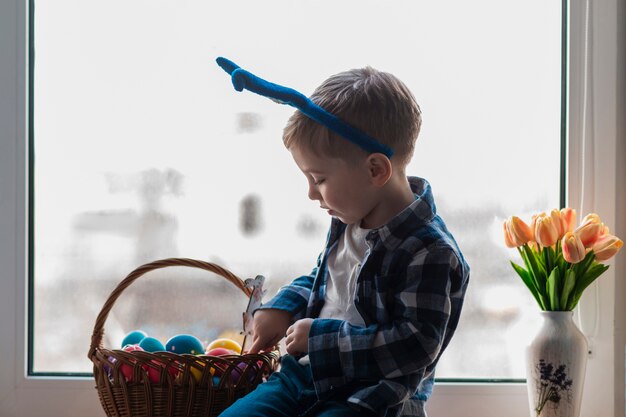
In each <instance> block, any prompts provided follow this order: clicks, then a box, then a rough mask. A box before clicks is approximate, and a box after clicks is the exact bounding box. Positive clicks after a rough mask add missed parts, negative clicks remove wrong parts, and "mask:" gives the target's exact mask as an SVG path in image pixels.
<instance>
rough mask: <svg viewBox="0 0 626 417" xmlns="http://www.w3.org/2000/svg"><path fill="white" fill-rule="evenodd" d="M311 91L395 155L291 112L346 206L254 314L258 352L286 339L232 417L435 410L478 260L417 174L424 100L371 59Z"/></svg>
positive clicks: (305, 146) (324, 202)
mask: <svg viewBox="0 0 626 417" xmlns="http://www.w3.org/2000/svg"><path fill="white" fill-rule="evenodd" d="M233 82H234V81H233ZM236 88H237V87H236ZM311 100H312V102H313V103H315V104H316V105H318V106H319V107H321V108H322V109H323V110H325V111H326V112H328V113H330V114H332V115H334V116H337V117H338V118H339V119H341V120H342V121H344V122H347V123H348V124H349V125H351V126H352V127H354V128H356V129H358V130H360V131H361V132H364V133H365V134H367V135H369V136H370V137H372V138H376V139H377V140H378V141H379V142H381V143H382V144H384V145H386V146H388V147H389V148H391V150H392V151H393V156H392V157H388V155H385V154H383V153H381V152H369V151H366V150H363V149H362V147H359V146H357V145H355V144H354V143H353V142H351V141H349V140H345V138H344V137H341V136H339V135H337V134H336V133H334V132H333V131H332V130H329V129H328V128H327V127H326V126H324V125H322V124H320V123H318V122H317V121H314V120H313V119H312V118H310V117H309V116H307V115H305V114H304V113H303V112H301V111H296V112H295V113H294V115H293V116H292V117H291V118H290V119H289V121H288V123H287V126H286V127H285V130H284V136H283V140H284V143H285V146H286V147H287V149H288V150H289V151H290V152H291V154H292V156H293V159H294V161H295V163H296V164H297V166H298V168H299V169H300V170H301V171H302V172H303V174H304V175H305V176H306V178H307V181H308V185H309V190H308V191H309V198H310V199H312V200H316V201H318V202H319V204H320V208H322V209H324V210H327V212H328V214H329V215H330V216H332V220H331V227H330V231H329V234H328V240H327V242H326V249H325V250H324V252H323V253H322V254H321V255H320V257H319V259H318V262H317V266H316V268H315V269H314V270H313V272H312V273H311V274H310V275H307V276H302V277H299V278H297V279H295V280H294V281H293V282H292V283H291V284H289V285H287V286H285V287H283V288H281V289H280V290H279V292H278V294H277V295H276V296H275V297H274V298H272V299H271V300H270V301H269V302H268V303H266V304H264V305H263V306H262V307H261V309H259V310H257V311H256V313H255V315H254V325H253V330H254V337H253V344H252V346H251V348H250V353H255V352H258V351H261V350H267V349H271V348H272V347H273V346H274V345H276V344H277V343H278V342H279V341H280V340H281V339H282V338H283V337H286V341H285V342H286V350H287V355H285V356H284V357H283V358H282V361H281V370H280V371H279V372H276V373H274V374H273V375H272V376H271V377H270V379H269V380H268V381H267V382H266V383H264V384H261V385H259V386H258V387H257V389H256V390H255V391H253V392H251V393H250V394H248V395H247V396H245V397H243V398H242V399H240V400H238V401H237V402H235V403H234V404H233V405H232V406H231V407H230V408H229V409H227V410H226V411H224V413H223V414H221V416H223V417H235V416H259V417H261V416H263V417H274V416H284V417H291V416H305V415H307V416H325V417H329V416H364V415H365V416H366V415H371V416H385V417H392V416H393V417H395V416H420V417H421V416H425V415H426V413H425V410H424V404H425V402H426V400H427V399H428V397H429V396H430V393H431V392H432V384H433V378H434V369H435V365H436V364H437V361H438V359H439V357H440V355H441V353H442V352H443V350H444V349H445V348H446V346H447V345H448V343H449V341H450V339H451V337H452V335H453V333H454V331H455V329H456V326H457V323H458V320H459V315H460V312H461V307H462V304H463V299H464V295H465V290H466V288H467V284H468V280H469V267H468V266H467V264H466V263H465V260H464V258H463V255H462V254H461V252H460V250H459V248H458V247H457V244H456V242H455V241H454V238H453V237H452V235H451V234H450V233H449V232H448V230H447V228H446V226H445V224H444V223H443V221H442V220H441V218H439V216H437V215H436V212H435V205H434V202H433V197H432V194H431V190H430V185H429V184H428V183H427V182H426V181H425V180H423V179H421V178H416V177H410V178H407V176H406V174H405V169H406V166H407V164H408V162H409V161H410V159H411V157H412V154H413V149H414V144H415V141H416V139H417V136H418V133H419V130H420V125H421V113H420V109H419V107H418V105H417V103H416V102H415V99H414V98H413V95H412V94H411V92H410V91H409V90H408V88H407V87H406V86H405V85H404V84H403V83H402V82H401V81H400V80H398V79H397V78H396V77H394V76H393V75H391V74H387V73H384V72H379V71H377V70H374V69H372V68H369V67H368V68H364V69H358V70H351V71H347V72H343V73H340V74H337V75H335V76H332V77H330V78H329V79H328V80H326V81H325V82H324V83H323V84H322V85H321V86H320V87H318V88H317V89H316V90H315V92H314V93H313V95H312V96H311Z"/></svg>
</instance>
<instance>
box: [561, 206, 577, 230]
mask: <svg viewBox="0 0 626 417" xmlns="http://www.w3.org/2000/svg"><path fill="white" fill-rule="evenodd" d="M561 223H562V224H563V230H564V231H565V232H573V231H574V226H575V225H576V210H574V209H571V208H569V207H566V208H562V209H561Z"/></svg>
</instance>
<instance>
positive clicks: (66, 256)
mask: <svg viewBox="0 0 626 417" xmlns="http://www.w3.org/2000/svg"><path fill="white" fill-rule="evenodd" d="M358 4H360V0H353V1H344V2H341V4H340V5H337V4H336V2H330V1H328V2H321V3H320V2H305V3H301V4H300V6H298V7H297V8H295V9H294V8H293V7H288V6H287V3H283V2H280V1H279V2H277V3H276V8H272V9H271V10H268V8H267V6H266V5H265V4H263V5H261V4H259V3H258V2H248V3H246V7H247V8H249V9H250V11H251V12H253V13H252V14H251V16H252V15H253V16H255V18H254V19H251V18H249V17H248V18H246V17H245V16H244V17H242V18H237V19H229V18H225V19H210V16H211V15H212V14H213V13H215V12H216V9H215V6H214V5H213V4H208V3H203V2H193V3H189V4H187V5H186V6H185V7H181V6H180V5H178V4H177V5H174V3H171V4H168V3H154V4H150V5H146V4H144V3H137V2H124V3H123V5H122V3H120V7H123V8H124V10H125V13H123V14H120V13H119V12H118V8H117V7H113V5H107V7H102V6H101V5H98V4H94V3H85V2H75V1H65V2H60V3H59V2H56V3H54V5H52V4H50V3H46V2H41V3H39V2H37V12H36V14H35V38H34V48H35V51H36V53H37V60H36V63H35V68H34V74H35V76H34V89H33V104H34V117H33V123H34V141H33V145H32V146H33V148H34V153H35V155H36V157H37V158H36V160H35V165H34V188H33V190H32V192H33V194H34V197H35V198H34V204H33V210H34V211H33V213H34V228H33V232H34V234H33V243H34V253H33V265H34V303H35V315H34V338H33V342H32V343H33V362H32V372H33V373H35V374H37V373H39V372H60V373H63V372H68V371H69V372H89V371H90V369H91V363H90V362H88V361H86V360H85V359H84V355H81V353H82V351H83V350H84V349H83V348H82V343H81V342H83V341H85V340H88V336H89V334H90V331H91V329H92V326H93V321H94V317H95V315H96V314H97V312H98V310H99V308H101V306H102V305H103V303H104V301H105V296H106V295H108V293H109V292H110V290H111V288H112V286H113V284H115V283H117V282H119V281H120V280H121V278H122V277H124V276H125V274H126V273H128V272H130V271H131V270H132V269H133V268H135V267H136V266H139V265H141V264H143V263H146V262H149V261H153V260H156V259H162V258H167V257H176V256H182V257H193V258H199V259H208V260H214V261H216V262H218V263H220V264H221V265H222V266H225V267H226V268H228V269H230V270H231V271H233V272H235V273H237V274H241V275H242V276H243V277H253V276H255V275H256V274H259V273H262V274H263V275H266V276H267V278H268V286H269V292H270V293H273V292H275V290H276V288H277V287H278V286H279V285H283V284H285V283H287V282H288V281H290V280H291V279H293V278H294V277H296V276H299V275H302V274H303V273H308V272H309V271H310V270H311V268H312V267H313V265H314V262H315V260H316V258H317V255H318V253H319V251H320V250H321V248H322V246H323V242H324V239H325V235H326V230H327V226H328V223H329V218H328V216H327V215H326V214H325V213H324V212H323V211H322V210H319V209H318V208H317V206H316V204H315V203H312V202H310V201H308V199H307V197H306V188H305V179H304V177H303V176H302V175H301V174H300V173H299V172H298V170H297V167H296V166H295V164H294V163H293V161H292V159H291V157H290V155H289V153H288V152H287V151H285V149H284V148H283V146H282V144H281V140H280V137H281V129H282V127H283V126H284V124H285V121H286V120H287V118H288V117H289V115H290V114H291V113H292V112H293V109H291V108H288V107H285V106H277V105H273V104H272V103H271V102H269V101H267V100H266V99H263V98H260V97H256V96H254V95H250V94H237V93H236V92H234V91H233V90H232V87H231V85H230V80H229V79H228V77H227V76H226V75H225V74H224V73H223V72H222V70H221V69H220V68H218V67H217V66H216V64H215V63H214V59H215V57H216V56H218V55H219V54H226V56H228V57H229V58H232V59H233V60H235V61H236V62H239V63H240V64H241V65H242V66H243V67H244V68H249V69H251V70H252V71H255V72H256V73H258V74H260V75H261V76H263V75H264V74H267V78H268V79H270V80H279V82H281V83H282V82H284V83H285V84H286V85H289V86H297V88H301V89H302V90H303V91H305V92H309V93H310V92H312V90H313V88H314V87H315V86H316V85H317V84H318V83H320V82H321V81H322V80H323V79H324V78H326V77H327V76H328V75H330V74H333V73H336V72H339V71H342V70H346V69H349V68H351V67H352V66H364V65H372V66H374V67H376V68H379V69H383V70H387V71H390V72H393V73H395V74H397V75H398V76H399V77H400V78H401V79H403V80H404V81H405V82H406V83H407V84H408V85H409V87H410V88H411V90H412V91H413V92H414V94H415V95H416V98H417V100H418V102H419V103H420V105H421V107H422V109H423V111H424V116H423V117H424V126H423V130H422V132H421V135H420V138H419V140H418V144H417V148H416V152H415V158H414V160H413V162H412V163H411V165H410V166H409V167H408V170H407V171H408V173H410V174H411V175H419V176H424V177H425V178H427V179H428V180H429V181H430V182H431V184H432V186H433V189H434V193H435V198H436V201H437V203H438V208H439V212H440V213H441V214H442V216H443V218H444V219H446V221H447V222H448V225H449V227H450V228H451V229H452V231H453V233H454V234H455V236H456V238H457V239H458V241H459V244H460V245H461V248H462V249H463V250H464V252H465V255H466V257H467V259H468V262H469V263H470V266H471V267H472V284H471V287H470V290H469V293H468V296H467V303H466V306H465V309H464V314H463V316H462V317H463V318H462V323H461V325H460V328H459V332H458V333H457V335H456V338H455V340H454V342H453V343H452V344H451V346H450V349H449V350H448V351H447V352H446V354H445V357H444V359H443V360H442V361H441V362H440V366H439V368H438V375H439V376H440V377H445V378H509V379H510V378H523V376H524V371H523V361H522V360H521V358H522V357H523V354H522V352H523V351H522V348H521V347H520V346H523V340H524V338H525V337H526V336H527V332H528V329H529V326H532V325H533V323H532V320H531V317H533V316H534V314H533V313H534V312H535V310H536V306H535V305H534V303H533V301H532V300H531V299H530V297H529V294H528V292H527V290H526V289H525V288H524V287H523V286H522V285H520V282H519V280H518V279H516V278H515V276H514V272H513V271H512V270H511V268H510V267H509V265H508V264H507V262H503V258H506V257H508V256H511V255H512V254H511V253H509V252H510V251H508V250H506V249H505V248H504V247H503V245H502V237H501V222H502V220H503V219H504V218H505V217H507V216H508V215H510V214H511V213H519V212H520V211H521V210H528V211H540V210H543V209H545V208H546V207H548V208H550V207H557V206H559V195H560V191H559V188H560V183H559V179H560V167H559V165H560V163H559V161H560V144H561V141H560V129H561V124H560V122H561V116H560V115H561V84H560V78H561V52H560V51H561V28H560V25H561V14H562V13H561V5H560V4H559V3H558V2H552V3H550V4H547V5H546V4H545V2H543V1H538V2H537V3H536V4H531V3H526V4H523V5H522V4H513V3H509V4H508V5H504V4H501V2H492V1H487V2H480V3H473V4H472V5H471V6H470V5H468V3H467V2H463V1H459V2H456V3H455V5H454V7H455V9H456V10H457V12H456V13H454V14H451V13H449V9H448V7H449V6H444V5H435V4H429V5H425V4H423V5H419V6H418V5H416V4H415V3H414V2H408V1H402V2H397V5H396V6H397V7H393V8H391V7H387V6H383V5H382V3H379V2H371V3H369V6H368V7H367V8H366V9H365V10H363V12H362V18H361V19H348V18H347V16H349V15H350V14H351V10H353V9H354V8H356V7H357V5H358ZM331 5H332V7H333V8H334V9H336V10H335V12H334V13H333V14H332V15H330V16H329V14H328V10H329V9H330V8H331ZM539 5H541V6H540V7H541V13H536V8H537V7H538V6H539ZM240 7H242V5H241V4H236V5H235V4H232V5H227V4H222V5H220V9H219V12H220V13H221V14H223V15H224V16H235V15H237V9H239V8H240ZM280 10H283V12H282V13H283V14H284V15H281V14H280V13H281V12H280ZM511 15H515V16H516V17H515V18H513V19H507V18H506V16H511ZM69 16H74V17H73V18H69V19H68V17H69ZM140 16H143V19H142V20H141V22H140V23H139V22H138V21H137V19H138V18H139V17H140ZM270 16H271V17H272V18H274V19H278V20H279V21H281V22H285V24H284V25H280V26H279V27H272V26H270V27H268V25H267V21H268V19H269V18H270ZM288 16H289V18H288ZM468 16H472V18H471V19H468ZM493 16H497V18H493ZM537 16H539V17H537ZM533 18H534V19H535V24H534V30H533V32H532V35H530V36H529V34H528V32H527V31H526V29H525V28H526V26H527V22H528V20H529V19H533ZM322 20H326V21H327V22H326V24H327V25H329V26H333V27H336V28H337V30H332V31H310V33H305V34H300V35H299V36H298V37H297V39H296V38H294V37H291V36H288V34H289V33H290V32H291V31H296V30H297V29H296V26H300V25H302V24H305V25H306V26H311V27H313V26H314V23H313V22H316V21H322ZM208 21H210V22H211V24H207V23H206V22H208ZM380 21H382V22H387V23H385V24H383V26H382V27H384V28H385V30H383V31H372V30H370V28H371V27H374V26H375V24H376V22H380ZM392 22H393V23H392ZM442 22H445V24H442ZM112 23H114V25H115V28H116V29H115V30H114V31H112V30H110V29H109V28H110V27H111V26H110V25H111V24H112ZM165 28H166V29H165ZM77 33H80V36H76V34H77ZM225 33H229V36H228V37H227V38H228V39H225V37H224V35H223V34H225ZM458 33H463V36H462V37H459V36H458ZM494 33H498V34H499V35H498V36H493V34H494ZM348 34H351V36H350V37H348ZM337 39H346V40H347V42H348V46H349V48H348V50H349V52H346V45H345V44H344V43H343V42H336V40H337ZM418 40H419V41H418ZM399 51H410V52H408V53H399ZM512 79H513V80H516V82H514V83H511V82H510V80H512ZM539 147H541V149H542V151H541V152H537V151H536V149H537V148H539ZM531 160H532V161H533V165H535V166H538V167H541V169H512V167H514V166H517V167H522V166H524V165H526V164H528V162H529V161H531ZM468 172H471V173H472V175H467V173H468ZM77 173H80V175H77ZM285 242H289V244H288V245H286V244H285ZM494 254H499V255H500V256H494ZM166 274H167V273H166ZM169 275H171V273H169ZM209 281H210V280H209ZM213 281H215V279H213ZM158 287H161V288H160V289H159V288H158ZM164 289H167V292H168V293H169V294H175V295H174V296H173V297H167V298H166V300H163V299H162V297H160V296H159V295H160V294H162V293H163V290H164ZM222 291H225V289H223V288H222V287H218V286H216V284H215V283H214V282H212V283H211V282H210V283H206V281H205V282H204V283H203V281H202V279H200V278H189V279H186V280H185V281H184V282H181V281H180V279H174V280H172V281H167V279H164V280H157V281H154V282H152V281H151V280H150V278H146V279H145V280H144V279H142V280H141V281H138V282H137V284H133V287H132V288H131V289H129V290H128V295H127V296H125V297H121V298H120V299H119V300H118V304H119V306H116V307H118V308H115V309H113V310H112V313H111V315H110V316H109V321H108V323H107V327H105V330H107V332H106V333H105V335H106V336H109V337H108V338H105V341H104V342H105V345H106V346H110V347H113V346H115V347H117V344H119V343H120V341H121V339H122V338H123V335H124V334H125V333H126V332H128V331H130V330H132V329H137V328H142V329H144V330H146V331H148V333H150V334H152V335H154V336H155V337H158V338H159V339H161V340H163V341H165V340H167V338H168V337H170V336H172V335H174V334H176V333H180V332H186V333H187V332H192V333H193V334H196V333H198V336H199V337H200V338H201V339H208V340H210V339H212V338H215V337H216V336H217V335H218V334H219V333H220V332H222V331H228V330H231V331H232V330H233V329H237V328H238V326H240V325H241V323H240V312H241V310H243V309H244V308H245V299H243V298H242V297H239V299H241V302H239V303H233V302H232V300H233V299H237V294H236V293H235V292H234V291H233V292H232V293H228V294H227V295H220V296H216V294H217V293H218V292H220V293H221V292H222ZM182 299H184V300H185V301H184V302H180V300H182ZM219 300H228V303H225V305H224V306H220V307H215V306H214V308H211V309H207V308H206V304H207V302H209V301H210V302H211V303H212V304H213V303H217V302H219ZM177 301H179V302H177ZM164 310H166V311H164ZM217 312H221V313H220V315H219V316H218V315H217ZM216 316H217V317H216ZM212 319H213V320H214V323H213V324H215V323H219V324H220V327H219V328H217V329H213V328H211V327H210V326H212V323H211V322H212ZM59 321H61V322H62V323H66V324H67V325H63V326H59V325H58V323H59ZM207 327H208V328H207ZM106 336H105V337H106ZM486 341H490V342H489V343H486ZM68 346H74V347H75V348H74V349H75V351H74V350H73V349H72V350H70V351H71V352H72V353H71V354H68V353H69V352H68ZM70 349H71V348H70ZM469 358H473V360H468V359H469ZM77 359H78V360H77Z"/></svg>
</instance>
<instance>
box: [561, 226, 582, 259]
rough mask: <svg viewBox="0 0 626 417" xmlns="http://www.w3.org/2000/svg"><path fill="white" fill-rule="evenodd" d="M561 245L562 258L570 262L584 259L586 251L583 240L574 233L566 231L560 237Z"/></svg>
mask: <svg viewBox="0 0 626 417" xmlns="http://www.w3.org/2000/svg"><path fill="white" fill-rule="evenodd" d="M561 247H562V248H563V259H565V260H566V261H567V262H569V263H571V264H577V263H578V262H580V261H582V260H583V259H585V255H586V254H587V251H586V250H585V246H584V245H583V242H581V241H580V238H579V237H578V236H576V234H575V233H572V232H567V233H565V236H563V239H561Z"/></svg>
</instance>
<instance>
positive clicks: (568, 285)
mask: <svg viewBox="0 0 626 417" xmlns="http://www.w3.org/2000/svg"><path fill="white" fill-rule="evenodd" d="M575 286H576V273H574V271H573V270H571V269H568V270H566V271H565V278H564V279H563V291H562V292H561V299H560V300H559V302H560V304H561V307H564V308H565V309H567V310H571V309H570V308H568V307H569V303H568V301H569V298H570V294H571V293H572V291H573V290H574V287H575Z"/></svg>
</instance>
